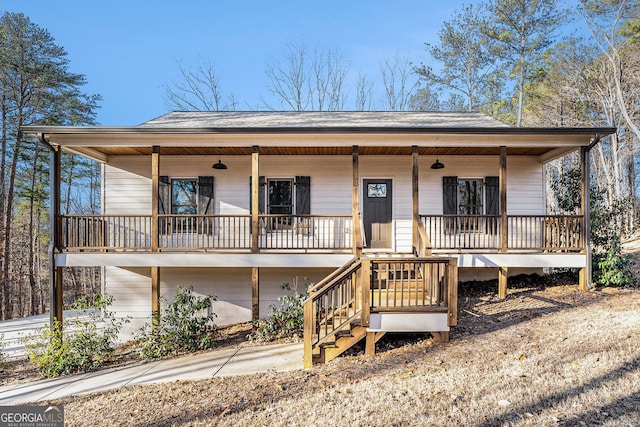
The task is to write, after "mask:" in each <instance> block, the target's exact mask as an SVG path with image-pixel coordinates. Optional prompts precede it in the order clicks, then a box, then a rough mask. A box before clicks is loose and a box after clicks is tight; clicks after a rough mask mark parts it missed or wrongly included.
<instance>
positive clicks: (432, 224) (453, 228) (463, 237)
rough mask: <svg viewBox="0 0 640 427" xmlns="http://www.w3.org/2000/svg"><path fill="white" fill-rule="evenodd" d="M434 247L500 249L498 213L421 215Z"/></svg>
mask: <svg viewBox="0 0 640 427" xmlns="http://www.w3.org/2000/svg"><path fill="white" fill-rule="evenodd" d="M420 218H421V219H422V223H423V224H424V227H425V230H426V231H427V235H428V236H429V237H430V240H431V244H432V247H433V248H434V249H499V248H500V228H499V227H500V216H498V215H421V216H420Z"/></svg>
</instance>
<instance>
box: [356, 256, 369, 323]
mask: <svg viewBox="0 0 640 427" xmlns="http://www.w3.org/2000/svg"><path fill="white" fill-rule="evenodd" d="M358 282H359V285H360V286H359V287H360V292H361V293H362V294H361V297H362V309H361V310H362V314H361V316H362V326H364V327H367V326H369V321H370V317H371V298H370V297H371V260H370V259H369V258H362V266H361V267H360V272H359V273H358Z"/></svg>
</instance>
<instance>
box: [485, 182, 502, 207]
mask: <svg viewBox="0 0 640 427" xmlns="http://www.w3.org/2000/svg"><path fill="white" fill-rule="evenodd" d="M484 204H485V206H486V208H485V214H487V215H500V178H499V177H497V176H488V177H486V178H485V179H484Z"/></svg>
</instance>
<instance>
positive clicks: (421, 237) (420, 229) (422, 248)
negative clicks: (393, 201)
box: [413, 216, 433, 257]
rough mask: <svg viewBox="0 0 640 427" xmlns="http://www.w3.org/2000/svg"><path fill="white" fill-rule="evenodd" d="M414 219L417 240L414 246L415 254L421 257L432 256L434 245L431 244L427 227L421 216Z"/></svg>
mask: <svg viewBox="0 0 640 427" xmlns="http://www.w3.org/2000/svg"><path fill="white" fill-rule="evenodd" d="M414 221H416V231H417V241H416V247H415V248H413V251H414V253H415V255H416V256H419V257H427V256H431V253H432V249H433V246H432V245H431V240H430V239H429V234H428V233H427V229H426V227H425V226H424V224H423V223H422V220H421V219H420V216H418V218H417V220H414Z"/></svg>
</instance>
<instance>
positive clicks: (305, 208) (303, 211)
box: [296, 176, 311, 215]
mask: <svg viewBox="0 0 640 427" xmlns="http://www.w3.org/2000/svg"><path fill="white" fill-rule="evenodd" d="M309 214H311V177H309V176H296V215H309Z"/></svg>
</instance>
